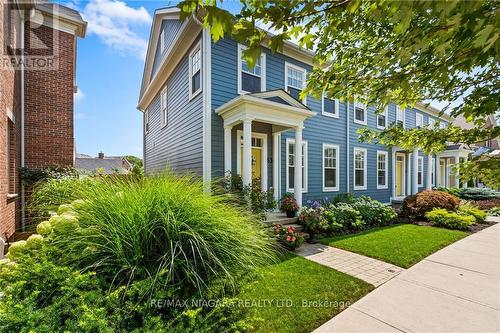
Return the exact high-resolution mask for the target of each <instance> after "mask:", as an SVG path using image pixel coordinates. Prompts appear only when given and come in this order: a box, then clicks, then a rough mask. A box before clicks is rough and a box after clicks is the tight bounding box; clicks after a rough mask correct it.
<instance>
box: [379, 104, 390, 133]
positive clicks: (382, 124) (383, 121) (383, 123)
mask: <svg viewBox="0 0 500 333" xmlns="http://www.w3.org/2000/svg"><path fill="white" fill-rule="evenodd" d="M388 114H389V112H388V107H387V106H386V107H385V108H384V111H382V112H381V113H379V114H377V128H378V129H384V128H386V127H387V115H388Z"/></svg>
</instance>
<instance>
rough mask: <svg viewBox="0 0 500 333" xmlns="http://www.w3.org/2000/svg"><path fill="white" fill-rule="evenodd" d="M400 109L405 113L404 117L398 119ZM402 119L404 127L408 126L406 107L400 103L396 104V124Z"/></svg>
mask: <svg viewBox="0 0 500 333" xmlns="http://www.w3.org/2000/svg"><path fill="white" fill-rule="evenodd" d="M398 110H402V111H403V112H402V113H401V114H402V115H403V119H398ZM399 120H401V121H402V122H403V128H406V108H402V107H400V106H399V105H396V124H397V123H398V121H399Z"/></svg>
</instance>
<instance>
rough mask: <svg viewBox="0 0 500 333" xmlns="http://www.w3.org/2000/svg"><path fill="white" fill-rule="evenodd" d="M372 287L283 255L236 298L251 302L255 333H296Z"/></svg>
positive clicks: (314, 326)
mask: <svg viewBox="0 0 500 333" xmlns="http://www.w3.org/2000/svg"><path fill="white" fill-rule="evenodd" d="M372 289H373V286H372V285H370V284H368V283H366V282H364V281H361V280H358V279H356V278H354V277H351V276H349V275H346V274H344V273H341V272H338V271H336V270H334V269H331V268H328V267H325V266H322V265H319V264H317V263H315V262H312V261H310V260H306V259H304V258H302V257H298V256H296V255H293V254H286V255H285V256H284V258H283V261H282V262H280V263H278V264H275V265H272V266H269V267H266V268H264V269H262V270H261V271H259V272H258V277H257V278H256V279H254V280H253V281H252V282H251V283H249V284H248V285H246V286H245V287H244V288H243V290H242V292H241V293H240V295H239V296H238V298H239V299H240V300H241V301H245V302H249V304H250V302H251V306H248V305H247V306H248V307H249V311H250V315H251V316H252V317H253V318H257V321H256V329H257V332H266V333H267V332H269V333H271V332H287V333H289V332H290V333H294V332H297V333H298V332H311V331H312V330H313V329H315V328H317V327H319V326H320V325H321V324H323V323H324V322H326V321H328V320H329V319H330V318H331V317H333V316H335V315H336V314H338V313H339V312H340V311H342V310H343V309H344V308H345V307H346V306H348V305H350V304H352V303H354V302H355V301H356V300H358V299H359V298H361V297H362V296H364V295H365V294H367V293H368V292H369V291H371V290H372ZM315 301H316V302H317V303H316V304H313V303H309V302H315ZM325 301H326V302H328V303H326V304H325ZM319 302H323V304H320V303H319ZM289 305H291V306H289ZM308 305H309V306H308Z"/></svg>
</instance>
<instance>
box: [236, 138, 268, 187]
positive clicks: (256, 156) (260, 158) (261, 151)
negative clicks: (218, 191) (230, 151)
mask: <svg viewBox="0 0 500 333" xmlns="http://www.w3.org/2000/svg"><path fill="white" fill-rule="evenodd" d="M238 137H239V138H240V140H239V142H238V150H237V152H238V155H239V156H238V161H239V163H238V164H239V165H238V169H237V170H238V173H239V174H240V175H241V174H242V173H243V133H242V132H241V131H238ZM266 139H267V137H266V134H262V133H252V179H253V180H258V179H260V182H261V186H262V188H265V187H267V185H266V184H267V182H266V179H264V178H266V173H265V171H266V170H264V168H265V166H266V164H265V162H266V160H267V149H266V145H267V140H266Z"/></svg>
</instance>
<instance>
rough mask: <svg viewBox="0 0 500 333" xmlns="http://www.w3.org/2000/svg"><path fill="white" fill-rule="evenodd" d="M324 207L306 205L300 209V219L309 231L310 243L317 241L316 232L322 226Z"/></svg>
mask: <svg viewBox="0 0 500 333" xmlns="http://www.w3.org/2000/svg"><path fill="white" fill-rule="evenodd" d="M322 213H323V207H320V206H318V207H304V208H302V210H301V211H300V215H299V221H300V223H301V224H302V225H303V226H304V230H305V231H306V232H308V233H309V239H308V240H307V242H308V243H312V244H314V243H316V234H317V233H318V231H319V229H321V228H322V224H323V223H322V219H323V214H322Z"/></svg>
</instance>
